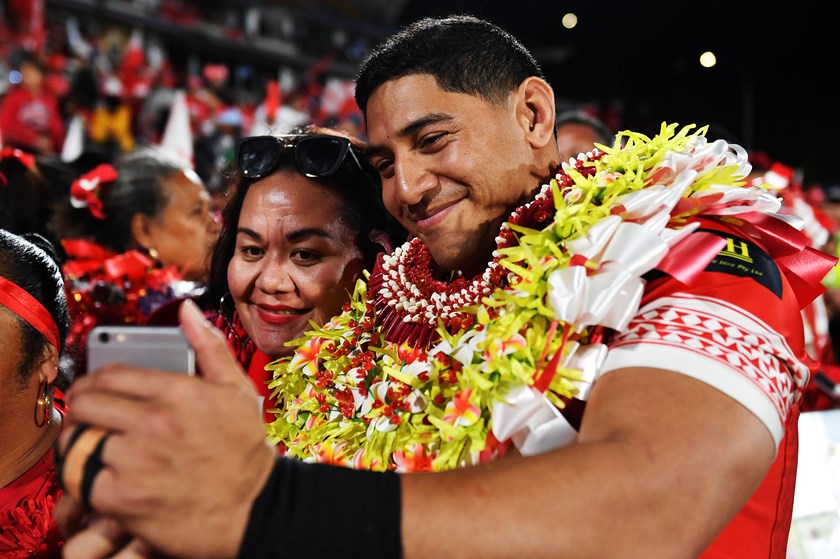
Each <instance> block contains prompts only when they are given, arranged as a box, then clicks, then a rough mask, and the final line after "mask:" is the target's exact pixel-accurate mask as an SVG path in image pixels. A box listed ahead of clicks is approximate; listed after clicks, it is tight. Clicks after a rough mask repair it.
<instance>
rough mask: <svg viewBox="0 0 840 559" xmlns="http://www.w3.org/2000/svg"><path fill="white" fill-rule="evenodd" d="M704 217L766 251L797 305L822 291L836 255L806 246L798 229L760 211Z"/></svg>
mask: <svg viewBox="0 0 840 559" xmlns="http://www.w3.org/2000/svg"><path fill="white" fill-rule="evenodd" d="M706 217H707V218H709V219H715V220H716V221H719V222H721V223H724V224H727V225H730V226H734V227H736V228H738V229H740V230H741V231H743V232H744V233H746V234H747V235H749V236H750V237H752V238H753V240H755V241H756V242H757V243H758V244H760V245H761V246H762V247H763V248H764V249H765V250H766V251H767V252H768V253H770V256H772V257H773V260H775V262H776V264H778V266H779V268H780V269H781V270H782V273H784V274H785V277H786V278H787V280H788V282H789V283H790V285H791V287H792V288H793V292H794V294H795V295H796V300H797V301H798V302H799V307H800V308H805V306H807V305H808V304H809V303H810V302H811V301H813V300H814V299H816V298H817V297H819V296H820V295H821V294H822V293H824V292H825V291H826V288H825V286H823V284H822V283H821V282H822V280H823V278H824V277H825V275H826V274H827V273H828V272H829V270H831V269H832V268H833V267H834V266H835V265H836V264H837V257H835V256H831V255H830V254H826V253H825V252H822V251H820V250H817V249H815V248H813V247H812V246H810V239H809V238H808V236H807V235H805V234H804V233H802V232H801V231H798V230H797V229H795V228H794V227H791V226H790V225H789V224H787V223H786V222H784V221H782V220H781V219H778V218H776V217H773V216H772V215H769V214H765V213H761V212H747V213H743V214H738V215H737V216H706Z"/></svg>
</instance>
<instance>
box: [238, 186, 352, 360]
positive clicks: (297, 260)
mask: <svg viewBox="0 0 840 559" xmlns="http://www.w3.org/2000/svg"><path fill="white" fill-rule="evenodd" d="M342 206H343V204H342V201H341V198H340V197H339V196H338V195H337V194H336V193H335V192H333V191H332V190H331V189H329V188H327V187H325V186H323V185H321V184H318V183H317V182H315V181H312V180H310V179H307V178H306V177H304V176H302V175H299V174H297V173H294V172H287V171H281V172H279V173H275V174H273V175H271V176H269V177H266V178H265V179H263V180H260V181H259V182H256V183H254V184H252V185H251V187H250V188H249V190H248V193H247V194H246V195H245V200H244V203H243V205H242V212H241V213H240V215H239V223H238V225H237V230H236V248H235V250H234V254H233V258H232V259H231V261H230V263H229V265H228V274H227V277H228V287H229V288H230V293H231V297H232V298H233V301H234V303H235V306H236V310H237V312H238V313H239V317H240V320H241V321H242V325H243V326H244V328H245V331H246V332H247V333H248V335H249V336H250V338H251V339H252V340H253V341H254V343H255V344H256V346H257V347H258V348H259V349H260V350H261V351H262V352H263V353H266V354H267V355H269V356H271V357H272V358H277V357H280V356H281V355H288V354H290V353H291V352H292V349H291V348H289V347H286V346H285V343H286V342H288V341H290V340H293V339H295V338H298V337H300V336H301V334H303V332H305V331H306V330H309V329H310V326H309V321H310V320H314V321H315V322H317V323H318V324H323V323H324V322H326V321H327V320H329V319H330V318H332V317H333V316H335V315H337V314H339V312H340V311H341V306H342V305H343V304H344V303H345V302H346V301H347V300H349V298H350V296H349V294H350V293H351V292H352V290H353V285H354V283H355V281H356V278H358V277H359V276H360V274H361V272H362V269H363V267H364V263H363V259H362V252H361V250H360V249H359V247H358V246H357V240H356V238H357V232H356V231H355V230H353V229H352V228H351V226H350V225H348V224H347V223H346V221H345V220H344V219H342V217H341V215H342V214H341V210H342Z"/></svg>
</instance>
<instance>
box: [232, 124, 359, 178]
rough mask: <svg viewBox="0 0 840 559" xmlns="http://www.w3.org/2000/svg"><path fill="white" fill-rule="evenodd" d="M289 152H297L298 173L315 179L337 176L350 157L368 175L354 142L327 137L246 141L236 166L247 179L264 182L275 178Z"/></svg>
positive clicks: (247, 139)
mask: <svg viewBox="0 0 840 559" xmlns="http://www.w3.org/2000/svg"><path fill="white" fill-rule="evenodd" d="M289 149H294V156H295V165H296V166H297V168H298V171H300V172H301V173H302V174H303V175H305V176H307V177H309V178H311V179H317V178H324V177H328V176H330V175H332V174H333V173H335V172H336V171H337V170H338V168H339V167H341V164H342V163H344V161H345V159H347V154H348V153H349V154H350V157H351V158H352V159H353V161H354V162H355V163H356V166H357V167H358V168H359V169H360V170H362V171H364V168H363V167H362V163H361V161H360V160H359V158H358V157H357V156H356V153H355V150H356V148H355V147H354V146H353V145H352V144H351V143H350V140H348V139H347V138H342V137H340V136H330V135H327V134H290V135H284V136H252V137H250V138H244V139H243V140H242V141H240V142H239V147H238V148H237V150H236V166H237V168H238V169H239V172H240V173H242V175H243V176H244V177H245V178H248V179H261V178H263V177H265V176H268V175H270V174H271V172H272V171H273V170H274V169H275V168H276V167H277V164H278V163H279V162H280V160H281V159H283V157H284V155H285V153H287V150H289Z"/></svg>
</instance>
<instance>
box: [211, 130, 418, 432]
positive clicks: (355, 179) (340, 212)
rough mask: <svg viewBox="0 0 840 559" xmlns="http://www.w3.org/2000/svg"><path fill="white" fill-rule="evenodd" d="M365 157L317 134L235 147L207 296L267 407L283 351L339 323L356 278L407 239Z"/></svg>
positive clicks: (353, 146)
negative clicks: (313, 329) (232, 181)
mask: <svg viewBox="0 0 840 559" xmlns="http://www.w3.org/2000/svg"><path fill="white" fill-rule="evenodd" d="M362 149H363V145H362V144H361V143H360V142H358V141H357V140H354V139H351V138H349V137H345V136H343V135H340V133H338V132H335V131H332V130H329V129H324V128H308V129H302V130H300V131H299V132H298V133H293V134H290V135H284V136H254V137H250V138H245V139H244V140H242V142H240V145H239V149H238V151H237V158H236V161H237V167H238V169H237V170H238V181H237V184H236V186H235V189H234V195H233V197H232V198H231V200H230V202H229V203H228V205H227V207H226V208H225V212H224V214H223V222H224V224H225V226H224V227H223V228H222V232H221V234H220V236H219V242H218V244H217V245H216V247H215V249H214V252H213V259H212V265H211V275H210V278H211V279H210V289H209V294H210V296H211V300H214V301H216V302H218V304H219V305H220V312H219V313H217V314H216V315H215V323H216V325H217V326H219V327H221V328H222V329H223V330H224V331H225V333H226V334H227V336H228V339H229V340H230V342H231V345H232V347H233V349H234V350H235V351H236V352H237V354H238V355H239V358H240V361H241V362H242V364H243V366H244V367H245V368H246V370H248V374H249V376H250V377H251V379H252V380H253V381H254V382H255V383H256V385H257V388H258V390H259V391H260V393H261V395H262V396H263V397H264V398H265V397H266V396H267V395H268V394H269V393H270V391H269V390H268V387H267V381H268V380H269V379H270V378H271V373H270V372H269V371H266V370H265V366H266V365H267V364H268V363H269V362H271V361H273V360H275V359H277V358H278V357H281V356H284V355H290V354H291V353H292V352H293V348H290V347H288V346H287V345H286V343H287V342H289V341H291V340H294V339H296V338H299V337H300V336H301V334H303V332H304V331H306V330H308V329H309V327H310V321H314V322H315V323H317V324H323V323H324V322H326V321H327V320H329V319H330V318H331V317H333V316H334V315H336V314H338V313H339V312H340V311H341V307H342V305H343V304H344V303H345V302H346V301H347V300H348V299H349V294H350V293H352V291H353V287H354V284H355V282H356V280H357V279H359V278H360V277H361V276H362V272H363V270H365V269H368V270H369V269H371V268H372V267H373V264H374V262H375V260H376V257H377V255H378V254H379V253H381V252H383V251H385V252H390V250H391V248H392V246H393V244H394V243H402V242H403V241H404V239H405V231H404V230H403V229H402V228H401V227H400V226H399V225H397V223H396V221H394V220H393V218H392V217H391V216H390V214H388V212H387V211H386V210H385V208H384V206H383V205H382V200H381V193H380V190H379V175H378V173H376V171H375V170H374V169H373V167H372V166H371V165H370V164H369V163H368V162H367V160H366V159H365V158H364V157H363V156H362ZM268 407H270V406H268V405H266V409H267V408H268ZM266 419H268V420H273V416H269V415H267V416H266Z"/></svg>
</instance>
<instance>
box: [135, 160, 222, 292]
mask: <svg viewBox="0 0 840 559" xmlns="http://www.w3.org/2000/svg"><path fill="white" fill-rule="evenodd" d="M163 187H164V189H165V190H166V194H167V197H168V199H169V203H168V204H167V205H166V207H165V208H164V209H163V211H161V213H160V214H159V215H158V216H157V217H156V218H155V219H153V220H152V222H151V224H150V225H149V241H148V245H147V246H148V247H149V248H153V249H155V250H156V251H157V253H158V258H160V260H161V262H163V263H164V264H166V265H171V266H175V267H176V268H177V269H178V270H181V271H182V272H183V273H184V278H185V279H188V280H193V281H195V280H204V279H206V277H207V272H208V266H209V254H210V251H211V250H212V247H213V244H214V243H215V242H216V239H217V237H218V236H219V230H220V226H219V223H218V222H217V221H216V219H215V218H214V216H213V213H212V211H211V200H210V194H209V193H208V192H207V189H205V188H204V184H203V183H202V182H201V179H200V178H199V177H198V175H196V174H195V173H194V172H192V171H188V172H178V173H175V174H173V175H171V176H169V177H167V178H166V179H164V181H163Z"/></svg>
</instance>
